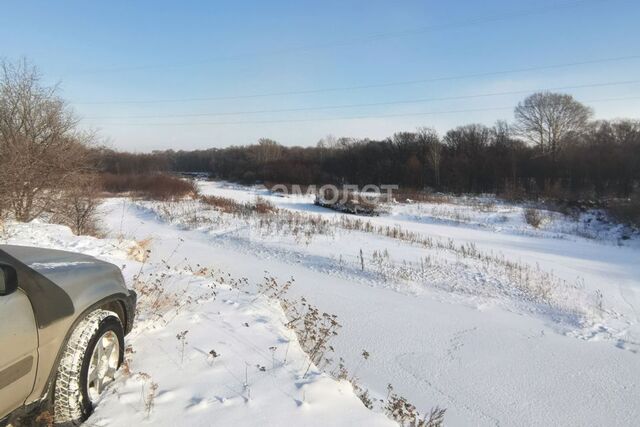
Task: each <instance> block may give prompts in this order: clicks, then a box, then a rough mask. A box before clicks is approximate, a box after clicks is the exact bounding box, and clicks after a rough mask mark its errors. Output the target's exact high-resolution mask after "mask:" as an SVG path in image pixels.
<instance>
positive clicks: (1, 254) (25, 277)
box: [0, 245, 126, 327]
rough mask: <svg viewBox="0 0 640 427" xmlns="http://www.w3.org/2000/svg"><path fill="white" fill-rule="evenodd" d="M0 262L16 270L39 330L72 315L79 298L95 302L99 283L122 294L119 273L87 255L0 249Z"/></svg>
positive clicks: (47, 250) (41, 250)
mask: <svg viewBox="0 0 640 427" xmlns="http://www.w3.org/2000/svg"><path fill="white" fill-rule="evenodd" d="M0 262H5V263H7V264H9V265H11V266H13V267H14V268H15V269H16V271H17V273H18V285H19V287H20V288H21V289H22V290H23V291H24V292H25V293H26V294H27V296H28V297H29V300H30V301H31V305H32V306H33V310H34V314H35V317H36V320H37V323H38V324H39V326H40V327H44V326H47V325H48V324H50V323H52V322H53V321H55V320H57V319H60V318H62V317H67V316H69V315H72V314H73V313H74V311H75V308H74V306H75V304H74V303H76V302H77V301H76V300H77V299H78V298H80V297H81V296H82V298H83V299H84V298H86V296H87V294H91V293H94V294H95V297H96V298H99V297H100V295H99V292H100V289H99V287H98V284H100V283H105V282H107V281H108V282H111V283H116V284H119V286H120V287H121V288H122V291H123V292H126V288H125V286H124V281H123V279H122V273H121V271H120V269H119V268H118V267H116V266H115V265H113V264H110V263H107V262H104V261H100V260H98V259H96V258H94V257H92V256H89V255H83V254H78V253H73V252H67V251H60V250H53V249H42V248H34V247H27V246H9V245H0ZM88 288H95V289H88ZM92 290H93V291H94V292H92Z"/></svg>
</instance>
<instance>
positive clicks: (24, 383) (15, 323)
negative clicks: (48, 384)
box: [0, 278, 38, 419]
mask: <svg viewBox="0 0 640 427" xmlns="http://www.w3.org/2000/svg"><path fill="white" fill-rule="evenodd" d="M0 279H1V278H0ZM37 351H38V331H37V329H36V322H35V318H34V315H33V310H32V308H31V303H30V302H29V298H27V296H26V295H25V293H24V292H23V291H22V290H21V289H13V290H5V289H4V286H3V283H2V280H0V419H2V418H3V417H4V416H6V415H7V414H9V413H10V412H12V411H13V410H15V409H17V408H19V407H20V406H22V405H23V404H24V401H25V399H26V398H27V396H28V395H29V394H30V393H31V390H32V389H33V383H34V380H35V375H36V367H37V364H38V363H37V362H38V360H37V357H38V353H37Z"/></svg>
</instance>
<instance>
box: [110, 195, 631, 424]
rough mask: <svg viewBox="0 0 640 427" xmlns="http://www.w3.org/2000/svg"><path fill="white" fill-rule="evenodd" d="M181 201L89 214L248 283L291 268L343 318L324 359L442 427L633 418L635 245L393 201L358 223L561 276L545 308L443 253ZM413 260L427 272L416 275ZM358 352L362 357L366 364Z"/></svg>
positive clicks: (285, 202) (286, 201)
mask: <svg viewBox="0 0 640 427" xmlns="http://www.w3.org/2000/svg"><path fill="white" fill-rule="evenodd" d="M202 189H203V192H205V193H208V194H217V195H222V196H225V197H232V198H236V199H238V200H245V201H248V200H252V199H253V198H254V197H255V196H256V195H257V194H259V195H261V196H263V197H266V198H268V199H269V200H271V201H272V202H273V203H275V204H276V205H278V206H279V207H281V208H284V209H286V210H288V211H292V212H300V213H303V214H304V215H307V214H313V215H319V216H321V217H322V218H325V219H328V220H330V221H334V220H336V221H337V220H340V217H341V216H342V214H338V213H336V212H333V211H328V210H325V209H322V208H318V207H315V206H312V205H311V204H310V201H311V200H310V198H282V197H279V196H275V195H268V194H267V193H266V192H264V191H263V190H256V189H247V188H244V187H239V186H233V185H228V184H220V183H204V184H203V186H202ZM192 208H193V209H196V210H197V209H199V207H198V206H196V205H194V206H192V207H190V208H189V207H184V206H182V208H181V209H184V212H183V213H184V215H182V216H181V215H174V216H173V217H171V218H169V217H167V215H163V213H162V209H161V208H160V207H159V206H158V205H154V204H153V203H140V202H135V203H131V202H129V201H123V200H111V201H108V202H107V203H106V204H105V206H104V211H105V212H106V213H107V217H106V219H107V221H108V223H109V225H110V228H111V229H112V230H115V232H116V233H117V232H119V231H120V230H121V231H122V232H123V233H124V234H125V235H127V236H131V237H135V238H137V239H143V238H147V237H151V238H152V239H153V242H154V243H153V245H154V253H152V258H153V257H154V256H155V257H158V258H162V257H169V256H173V259H176V260H180V261H182V260H183V259H185V258H188V260H189V262H190V263H200V264H202V265H213V266H215V267H216V268H219V269H220V270H222V271H228V272H230V273H232V274H233V275H234V276H237V277H243V276H244V277H248V278H249V280H250V282H253V283H255V282H257V281H260V280H261V278H262V276H263V275H264V271H268V272H269V273H270V274H273V275H274V276H276V277H278V278H280V279H283V280H286V279H288V278H289V277H291V276H293V277H294V278H295V279H296V285H295V286H294V288H293V289H292V293H294V294H296V295H298V296H305V297H307V298H309V299H310V300H312V301H313V302H314V303H315V304H317V305H318V306H320V307H321V308H322V309H324V310H327V311H329V312H332V313H336V314H338V316H339V318H340V319H341V323H342V324H343V325H344V327H343V329H342V330H341V332H340V335H339V336H338V337H337V341H336V346H335V347H336V354H337V355H339V356H341V357H344V358H345V360H346V364H347V365H348V367H349V368H350V370H351V371H354V370H356V371H357V375H358V377H359V378H360V380H361V382H362V383H363V384H364V385H365V386H366V387H368V388H369V389H370V390H371V391H372V392H373V393H374V394H375V395H377V396H382V397H384V395H386V385H387V384H388V383H392V384H393V385H394V387H395V389H396V390H397V391H398V392H399V393H401V394H403V395H405V396H407V397H408V398H409V400H410V401H412V402H414V403H416V404H417V405H418V406H419V407H420V408H421V409H423V410H428V408H430V407H431V406H435V405H440V406H442V407H446V408H447V416H446V421H447V424H449V425H469V424H474V425H500V424H502V425H522V424H526V425H550V424H551V425H634V424H635V422H636V420H637V419H638V417H639V416H640V408H639V407H638V405H637V401H638V397H639V396H640V369H638V367H639V366H640V359H638V358H639V357H640V354H639V351H640V329H639V328H640V326H639V325H640V281H639V279H638V278H639V277H640V264H639V263H638V260H640V252H639V251H638V250H637V245H634V244H630V245H626V246H622V247H620V246H617V245H615V244H612V242H611V241H606V239H605V241H604V242H601V241H598V240H594V239H589V238H584V237H582V236H577V235H575V234H571V233H564V234H563V235H562V236H561V238H558V237H557V236H556V237H554V236H551V235H549V234H545V232H544V230H543V232H539V231H537V230H533V229H531V230H527V229H524V232H523V231H522V230H516V229H513V230H500V229H497V228H494V227H479V226H477V225H474V224H461V223H459V222H455V223H452V222H446V221H442V220H441V219H439V218H435V219H433V218H432V219H429V216H428V215H422V216H420V215H417V214H415V213H414V214H412V216H410V217H407V216H406V215H404V214H402V213H401V209H406V208H404V207H400V208H399V209H394V211H393V212H392V213H391V215H389V216H385V217H379V218H373V219H371V221H372V222H373V223H374V224H376V225H382V226H386V225H389V226H391V227H395V226H400V227H402V228H403V229H405V230H410V231H413V232H415V233H418V234H419V235H421V236H425V237H429V238H434V239H443V240H445V241H446V240H448V239H452V240H453V241H454V242H455V244H456V245H459V244H474V245H475V246H476V247H477V248H478V250H479V251H481V252H483V253H490V254H494V255H496V256H500V257H504V258H505V259H508V260H511V261H513V262H519V263H523V264H526V265H529V266H531V268H532V269H534V270H535V269H539V270H540V271H542V272H544V273H548V274H553V275H554V277H557V278H558V279H559V280H561V281H563V285H562V286H560V287H558V292H559V293H558V295H556V299H557V301H556V303H555V306H554V307H553V309H550V307H549V306H548V305H544V304H542V305H541V304H539V303H536V302H535V301H529V300H527V299H523V298H520V297H519V295H518V294H517V293H516V292H514V290H513V287H512V286H511V285H512V284H511V282H510V281H509V280H506V279H505V277H502V276H501V274H500V271H498V270H495V269H492V268H485V269H483V265H482V264H477V263H474V262H473V261H470V260H468V259H465V258H463V257H460V256H457V255H455V254H454V255H452V253H450V252H447V251H435V253H431V254H429V252H430V250H427V249H425V248H423V247H421V246H419V245H415V244H411V243H408V242H402V241H398V240H397V239H390V238H388V237H384V236H380V235H375V234H372V233H361V232H348V231H345V230H343V229H338V228H335V229H334V230H333V231H332V232H331V231H329V232H327V233H324V234H320V235H314V236H312V237H311V239H306V238H304V237H303V238H299V236H293V235H292V234H291V232H290V230H286V229H284V228H282V229H278V228H274V229H265V228H264V227H261V226H259V225H257V223H247V222H246V221H243V220H240V219H238V218H233V217H228V216H224V215H219V214H216V213H215V212H214V213H204V214H202V215H204V216H206V215H211V216H212V218H213V221H212V222H202V223H198V224H191V225H190V224H188V221H186V220H185V218H187V217H189V216H191V214H192V213H193V212H192ZM172 209H174V210H175V207H174V208H172ZM425 209H427V208H426V207H425ZM416 216H418V220H416ZM514 221H515V219H514ZM191 228H192V229H191ZM514 228H524V226H523V225H522V224H520V225H518V226H517V227H514ZM556 234H557V233H556ZM552 237H553V238H552ZM360 249H362V250H363V254H364V257H365V262H366V268H365V270H364V271H362V270H361V268H360V258H359V251H360ZM385 250H386V251H387V252H388V253H389V260H388V261H384V260H383V261H382V262H381V264H380V265H381V267H380V270H375V268H374V267H375V265H376V264H375V263H374V259H373V253H374V252H384V251H385ZM432 252H433V251H432ZM172 254H174V255H172ZM425 255H427V256H430V260H431V265H432V267H433V268H432V269H431V270H429V269H427V271H426V273H425V274H422V272H421V273H420V274H418V275H415V274H414V273H415V271H416V270H418V269H420V268H421V267H420V259H424V258H425ZM385 259H386V258H385ZM412 271H413V273H412ZM421 274H422V275H421ZM596 291H599V292H601V294H602V297H601V298H600V301H601V302H602V308H601V309H600V308H598V305H599V299H598V297H597V295H598V294H597V293H596ZM363 348H366V349H367V350H368V351H369V352H370V353H371V357H370V359H369V360H368V361H367V363H365V364H363V363H362V361H361V358H360V352H361V350H362V349H363Z"/></svg>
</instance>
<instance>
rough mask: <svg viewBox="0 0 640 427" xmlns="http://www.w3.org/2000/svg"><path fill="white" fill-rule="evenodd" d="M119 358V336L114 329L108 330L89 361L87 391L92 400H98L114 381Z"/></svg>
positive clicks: (99, 340)
mask: <svg viewBox="0 0 640 427" xmlns="http://www.w3.org/2000/svg"><path fill="white" fill-rule="evenodd" d="M119 359H120V341H118V336H117V335H116V334H115V332H113V331H107V332H105V333H104V334H103V335H102V336H101V337H100V338H99V339H98V342H97V343H96V346H95V348H94V349H93V353H92V354H91V361H90V363H89V372H88V373H87V392H88V394H89V399H91V401H92V402H95V401H96V400H98V398H99V397H100V395H101V394H102V392H103V391H104V389H105V387H107V386H108V385H109V384H110V383H112V382H113V381H114V379H115V375H116V371H117V370H118V362H119Z"/></svg>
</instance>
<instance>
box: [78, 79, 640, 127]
mask: <svg viewBox="0 0 640 427" xmlns="http://www.w3.org/2000/svg"><path fill="white" fill-rule="evenodd" d="M635 83H640V80H623V81H616V82H604V83H591V84H583V85H575V86H560V87H551V88H546V89H526V90H513V91H508V92H492V93H481V94H473V95H460V96H447V97H439V98H418V99H409V100H402V101H383V102H370V103H364V104H338V105H323V106H316V107H300V108H281V109H272V110H250V111H234V112H223V113H192V114H158V115H156V114H153V115H139V116H135V115H133V116H88V117H85V119H91V120H112V119H156V118H157V119H162V118H181V117H211V116H237V115H247V114H266V113H289V112H300V111H318V110H333V109H341V108H358V107H376V106H383V105H402V104H421V103H425V102H434V101H450V100H460V99H472V98H486V97H492V96H501V95H517V94H523V93H533V92H544V91H557V90H569V89H585V88H595V87H608V86H621V85H629V84H635Z"/></svg>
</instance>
